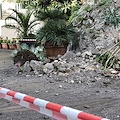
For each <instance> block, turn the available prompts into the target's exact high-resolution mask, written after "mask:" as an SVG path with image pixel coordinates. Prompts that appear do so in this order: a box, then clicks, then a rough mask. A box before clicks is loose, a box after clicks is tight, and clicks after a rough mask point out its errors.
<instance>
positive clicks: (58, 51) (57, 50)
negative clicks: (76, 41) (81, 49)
mask: <svg viewBox="0 0 120 120" xmlns="http://www.w3.org/2000/svg"><path fill="white" fill-rule="evenodd" d="M66 51H67V44H66V43H62V44H61V45H60V46H57V45H53V44H51V43H50V42H46V43H45V52H46V56H47V57H57V56H58V55H64V54H65V53H66Z"/></svg>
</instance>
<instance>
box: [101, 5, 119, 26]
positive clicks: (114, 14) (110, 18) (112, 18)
mask: <svg viewBox="0 0 120 120" xmlns="http://www.w3.org/2000/svg"><path fill="white" fill-rule="evenodd" d="M102 18H103V19H104V20H105V23H106V24H107V25H113V26H114V28H116V27H118V25H119V23H120V14H119V12H118V8H114V9H113V10H111V9H110V7H108V8H107V9H106V11H105V13H104V15H103V16H102Z"/></svg>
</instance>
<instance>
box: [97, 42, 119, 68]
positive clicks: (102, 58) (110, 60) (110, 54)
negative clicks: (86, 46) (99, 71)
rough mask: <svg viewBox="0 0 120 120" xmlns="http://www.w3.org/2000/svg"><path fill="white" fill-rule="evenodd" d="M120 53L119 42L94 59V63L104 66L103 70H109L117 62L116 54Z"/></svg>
mask: <svg viewBox="0 0 120 120" xmlns="http://www.w3.org/2000/svg"><path fill="white" fill-rule="evenodd" d="M119 51H120V42H118V43H117V44H115V45H114V46H112V47H111V48H109V49H108V50H106V51H105V52H103V53H102V54H101V55H99V56H97V57H96V61H97V62H99V63H101V64H102V65H103V66H104V69H105V70H106V69H109V68H112V67H113V66H115V65H116V64H117V62H118V60H119V59H118V57H117V54H118V52H119Z"/></svg>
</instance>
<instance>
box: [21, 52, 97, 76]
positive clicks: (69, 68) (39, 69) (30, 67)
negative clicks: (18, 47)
mask: <svg viewBox="0 0 120 120" xmlns="http://www.w3.org/2000/svg"><path fill="white" fill-rule="evenodd" d="M95 57H96V56H95V55H93V54H92V53H91V52H89V51H86V52H84V53H82V54H81V53H80V52H78V53H76V54H75V53H73V52H71V51H68V52H67V53H66V54H65V55H63V56H58V58H57V59H55V60H53V61H52V62H50V60H49V59H47V60H46V61H44V62H41V61H36V60H31V61H30V62H29V61H27V62H26V63H25V64H24V65H23V72H24V73H26V74H30V73H31V72H34V74H35V75H43V74H51V73H52V74H55V75H69V73H71V72H77V73H79V72H80V71H81V69H86V70H88V69H90V70H94V69H96V68H97V67H96V65H97V62H95V61H94V58H95ZM93 61H94V62H93ZM91 63H93V64H91Z"/></svg>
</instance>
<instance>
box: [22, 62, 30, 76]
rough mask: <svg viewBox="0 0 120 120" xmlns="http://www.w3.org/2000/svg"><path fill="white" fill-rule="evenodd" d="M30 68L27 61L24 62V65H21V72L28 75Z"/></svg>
mask: <svg viewBox="0 0 120 120" xmlns="http://www.w3.org/2000/svg"><path fill="white" fill-rule="evenodd" d="M30 71H31V67H30V63H29V61H26V62H25V64H24V65H23V72H26V73H28V74H29V73H30Z"/></svg>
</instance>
